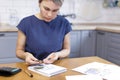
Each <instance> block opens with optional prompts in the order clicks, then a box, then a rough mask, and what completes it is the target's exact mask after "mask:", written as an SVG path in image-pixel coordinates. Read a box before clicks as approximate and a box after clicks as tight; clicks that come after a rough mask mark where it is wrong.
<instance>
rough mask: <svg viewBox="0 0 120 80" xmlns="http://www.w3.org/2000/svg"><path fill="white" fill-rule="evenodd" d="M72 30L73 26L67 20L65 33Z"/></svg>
mask: <svg viewBox="0 0 120 80" xmlns="http://www.w3.org/2000/svg"><path fill="white" fill-rule="evenodd" d="M70 31H72V27H71V24H70V23H69V22H68V21H66V30H65V34H67V33H69V32H70Z"/></svg>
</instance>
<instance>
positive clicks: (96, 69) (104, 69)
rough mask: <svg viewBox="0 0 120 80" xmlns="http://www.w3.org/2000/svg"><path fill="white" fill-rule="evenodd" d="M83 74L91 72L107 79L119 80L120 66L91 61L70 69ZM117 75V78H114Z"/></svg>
mask: <svg viewBox="0 0 120 80" xmlns="http://www.w3.org/2000/svg"><path fill="white" fill-rule="evenodd" d="M72 70H74V71H77V72H81V73H83V74H92V75H97V76H100V77H102V78H104V79H107V80H111V79H113V80H120V76H119V75H118V74H120V67H119V66H116V65H112V64H104V63H99V62H92V63H88V64H85V65H83V66H79V67H77V68H74V69H72ZM116 77H117V79H116Z"/></svg>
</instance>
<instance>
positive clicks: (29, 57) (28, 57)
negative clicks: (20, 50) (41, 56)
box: [25, 52, 42, 65]
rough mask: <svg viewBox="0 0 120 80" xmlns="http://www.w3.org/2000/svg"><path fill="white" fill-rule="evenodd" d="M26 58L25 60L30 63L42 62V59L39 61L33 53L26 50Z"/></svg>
mask: <svg viewBox="0 0 120 80" xmlns="http://www.w3.org/2000/svg"><path fill="white" fill-rule="evenodd" d="M25 54H26V58H25V62H26V63H27V64H28V65H32V64H41V63H42V61H39V60H38V59H37V58H35V57H34V56H33V55H32V54H31V53H29V52H26V53H25Z"/></svg>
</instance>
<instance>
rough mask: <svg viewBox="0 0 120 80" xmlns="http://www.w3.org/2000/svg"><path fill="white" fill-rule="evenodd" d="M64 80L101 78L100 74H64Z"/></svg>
mask: <svg viewBox="0 0 120 80" xmlns="http://www.w3.org/2000/svg"><path fill="white" fill-rule="evenodd" d="M65 78H66V80H103V79H102V78H101V77H100V76H95V75H72V76H65Z"/></svg>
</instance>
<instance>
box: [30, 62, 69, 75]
mask: <svg viewBox="0 0 120 80" xmlns="http://www.w3.org/2000/svg"><path fill="white" fill-rule="evenodd" d="M28 70H31V71H33V72H36V73H38V74H41V75H44V76H48V77H50V76H53V75H56V74H60V73H63V72H65V71H67V68H65V67H62V66H57V65H54V64H40V65H32V66H29V67H28Z"/></svg>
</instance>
